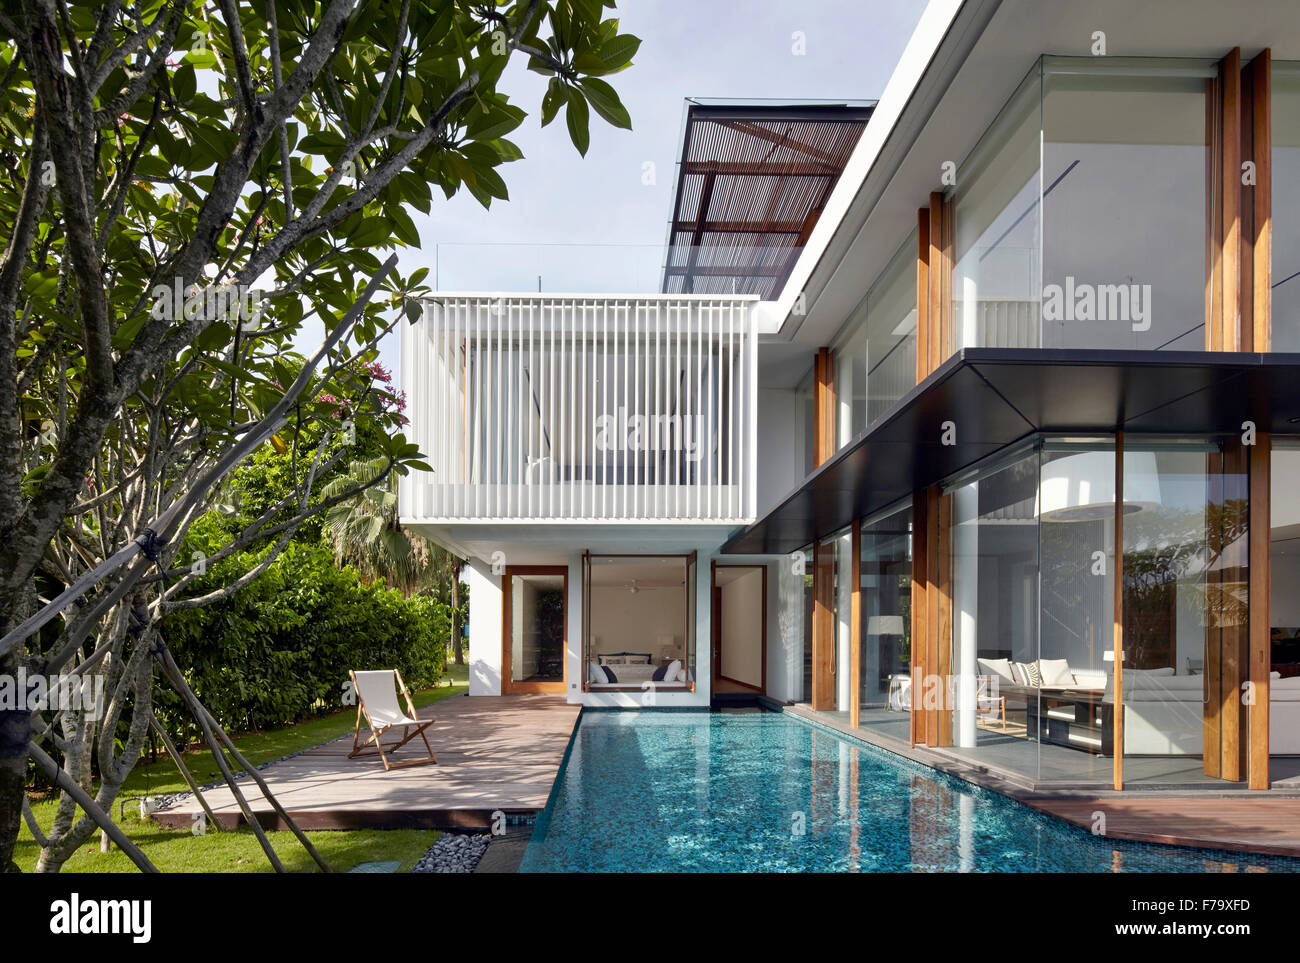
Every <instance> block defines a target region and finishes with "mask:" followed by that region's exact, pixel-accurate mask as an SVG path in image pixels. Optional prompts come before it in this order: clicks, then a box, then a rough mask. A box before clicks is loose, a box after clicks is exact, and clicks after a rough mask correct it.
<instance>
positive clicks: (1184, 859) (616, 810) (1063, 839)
mask: <svg viewBox="0 0 1300 963" xmlns="http://www.w3.org/2000/svg"><path fill="white" fill-rule="evenodd" d="M1246 869H1264V870H1271V871H1285V872H1295V871H1296V870H1297V869H1300V860H1291V859H1285V858H1281V857H1270V856H1247V855H1243V854H1239V853H1223V852H1213V851H1209V850H1193V849H1184V848H1178V847H1172V846H1157V845H1149V844H1144V843H1130V842H1123V841H1115V840H1107V839H1104V838H1099V837H1095V836H1093V835H1092V834H1090V833H1088V832H1086V831H1084V830H1082V829H1078V828H1076V827H1073V826H1070V825H1068V824H1066V823H1063V822H1061V821H1059V820H1057V819H1053V818H1052V817H1049V816H1045V815H1042V814H1040V813H1037V812H1035V811H1033V810H1031V809H1028V808H1027V807H1025V806H1022V805H1020V804H1019V803H1016V802H1014V801H1012V800H1010V799H1007V798H1006V797H1004V796H1000V795H998V794H997V793H994V792H992V791H990V790H985V789H980V788H978V787H976V786H972V785H970V784H968V783H965V782H962V781H961V780H958V779H954V778H952V777H948V776H945V775H943V774H942V773H938V772H935V771H933V770H931V769H928V768H927V767H925V766H921V765H918V764H915V763H912V762H909V761H908V760H904V759H901V758H900V757H897V756H894V755H892V754H890V753H887V752H884V751H881V750H877V749H874V748H871V747H868V746H865V745H861V744H859V743H857V742H854V741H852V740H849V739H845V738H843V737H841V736H839V735H837V734H835V733H833V732H831V731H830V730H828V729H822V728H820V727H817V726H814V725H811V724H809V723H806V722H803V721H801V720H798V719H795V718H793V717H791V716H788V715H786V714H784V713H779V712H753V713H714V712H707V711H662V710H660V711H644V712H636V711H631V712H624V711H591V710H587V711H584V712H583V714H582V718H581V720H580V722H579V725H578V729H577V732H576V733H575V734H574V737H573V741H572V744H571V745H570V749H569V755H568V758H567V759H566V761H565V764H564V766H563V767H562V768H561V770H560V772H559V775H558V776H557V777H556V782H555V786H554V788H553V789H552V792H551V797H550V800H549V802H548V804H547V807H546V809H545V810H544V811H543V812H542V814H541V815H540V816H539V817H538V819H537V823H536V825H535V826H534V829H533V835H532V839H531V840H530V841H529V843H528V846H527V849H526V851H525V854H524V859H523V862H522V864H521V865H520V872H844V871H849V870H854V871H858V872H1068V873H1089V872H1107V873H1109V872H1116V871H1122V872H1215V871H1223V870H1232V871H1243V870H1246Z"/></svg>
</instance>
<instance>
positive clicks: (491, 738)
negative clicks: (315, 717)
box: [154, 695, 580, 829]
mask: <svg viewBox="0 0 1300 963" xmlns="http://www.w3.org/2000/svg"><path fill="white" fill-rule="evenodd" d="M579 712H580V707H579V706H576V705H570V704H568V703H567V702H565V701H564V697H563V696H559V695H511V696H475V697H473V698H468V697H453V698H451V699H446V700H444V701H442V702H439V703H436V704H435V705H432V706H429V707H427V708H425V709H422V710H420V713H419V715H420V718H422V719H427V718H429V717H430V716H432V717H433V718H434V719H436V720H437V721H436V722H435V723H434V724H433V725H432V726H430V727H429V728H428V729H427V730H426V734H427V735H428V737H429V742H430V744H432V746H433V751H434V753H435V754H436V755H437V757H438V764H437V765H433V764H429V765H421V766H411V767H409V768H403V769H392V770H389V771H387V772H385V771H384V767H383V763H382V762H381V761H380V760H379V757H378V756H369V755H368V756H360V757H357V758H355V759H349V758H348V753H349V752H350V751H351V750H352V736H351V734H349V735H347V736H344V737H342V738H339V739H335V740H334V741H332V742H327V743H325V744H324V745H321V746H318V747H316V748H314V749H309V750H307V751H306V752H303V753H301V754H299V755H296V756H292V757H290V758H288V759H283V760H280V761H279V762H276V763H274V764H272V765H270V766H268V767H267V768H266V769H263V770H261V775H262V777H263V778H264V779H265V780H266V782H267V784H268V785H269V786H270V787H271V792H272V793H274V794H275V797H276V799H277V800H278V801H279V802H280V804H281V805H282V806H284V808H285V809H286V810H287V811H288V812H289V815H290V816H291V817H292V818H293V819H294V820H295V822H297V823H298V825H299V826H300V827H301V828H303V829H348V828H360V827H370V828H404V827H424V826H428V827H441V828H446V827H453V826H484V825H486V824H487V822H488V820H489V818H490V814H491V813H492V812H493V811H495V810H498V809H500V810H502V811H504V812H515V813H518V812H529V811H533V812H535V811H538V810H541V809H543V808H545V806H546V800H547V798H548V796H549V795H550V792H551V786H552V785H553V783H554V782H555V777H556V775H557V774H558V772H559V769H560V764H561V763H562V762H563V760H564V752H565V749H566V748H567V746H568V742H569V736H570V734H571V733H572V732H573V727H574V725H575V724H576V723H577V719H578V713H579ZM368 734H369V733H368V731H364V730H363V736H364V735H368ZM389 738H390V739H391V738H392V737H391V736H390V737H389ZM411 745H413V744H408V745H407V746H406V747H405V748H404V749H403V750H402V751H399V752H398V753H396V754H395V755H393V754H390V756H389V758H390V760H391V761H394V762H401V761H403V759H404V758H405V759H415V758H419V756H420V753H415V752H414V751H413V750H412V748H411ZM423 748H424V747H423V745H421V746H420V749H421V752H422V751H423ZM199 778H200V779H202V778H204V777H203V776H202V775H200V777H199ZM240 790H241V791H242V792H243V793H244V795H245V797H246V798H247V799H248V801H249V805H250V806H251V807H252V809H253V812H254V814H255V815H256V816H257V818H258V821H259V822H261V823H262V824H263V825H264V826H266V827H268V828H284V827H281V826H280V825H279V821H278V819H276V817H275V815H274V813H273V811H272V810H271V808H270V804H269V803H267V802H266V801H265V799H263V798H262V796H261V793H260V792H259V791H258V789H257V786H256V785H255V784H253V782H252V780H250V779H247V778H245V779H241V780H240ZM204 797H205V798H206V799H207V801H208V804H209V805H210V806H211V807H212V810H213V812H214V813H215V814H216V816H217V819H218V820H219V821H220V822H221V823H222V825H223V826H227V827H229V826H234V825H237V824H238V823H239V822H241V821H242V816H241V814H240V813H239V809H238V806H237V804H236V803H235V801H234V796H233V795H232V794H231V792H230V790H229V788H227V787H225V786H224V785H222V786H219V787H215V788H213V789H211V790H205V791H204ZM201 812H202V810H201V808H200V807H199V805H198V802H197V801H196V800H195V799H194V798H193V797H191V798H189V799H186V800H184V801H182V802H180V803H177V804H176V805H174V806H172V807H170V808H168V809H166V810H162V811H160V812H157V813H155V814H154V818H155V820H157V821H158V822H159V823H160V824H161V825H164V826H170V827H174V828H183V827H187V826H190V825H191V824H192V823H193V822H194V820H195V818H196V817H197V815H198V814H199V813H201Z"/></svg>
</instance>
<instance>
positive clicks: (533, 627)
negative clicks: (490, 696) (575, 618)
mask: <svg viewBox="0 0 1300 963" xmlns="http://www.w3.org/2000/svg"><path fill="white" fill-rule="evenodd" d="M568 579H569V574H568V569H567V568H565V567H564V566H545V565H516V566H509V567H507V568H506V572H505V579H504V583H503V592H502V598H503V608H504V618H503V625H502V629H503V631H502V642H503V645H502V659H501V691H502V692H505V693H511V692H563V691H564V682H565V678H566V663H567V662H568V645H567V640H568V626H567V623H568Z"/></svg>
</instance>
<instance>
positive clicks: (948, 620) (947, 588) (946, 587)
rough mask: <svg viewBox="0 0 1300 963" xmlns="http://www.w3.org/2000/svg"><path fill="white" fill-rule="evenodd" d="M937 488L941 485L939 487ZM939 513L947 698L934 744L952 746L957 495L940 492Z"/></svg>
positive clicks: (937, 646) (939, 631)
mask: <svg viewBox="0 0 1300 963" xmlns="http://www.w3.org/2000/svg"><path fill="white" fill-rule="evenodd" d="M936 491H937V488H936ZM937 502H938V504H937V508H938V512H939V524H938V525H937V526H936V528H937V529H938V536H939V537H938V540H937V541H938V544H937V546H936V548H937V550H936V552H935V554H936V555H937V556H938V559H939V564H938V572H937V573H936V583H935V590H936V591H935V595H936V596H937V598H938V606H937V608H938V616H939V617H938V620H937V622H936V624H935V627H934V637H935V638H934V650H935V656H936V659H935V674H936V675H937V676H938V677H939V679H940V690H939V691H941V692H942V693H943V700H942V702H941V703H940V706H939V710H938V716H939V732H938V737H937V741H936V742H935V743H934V745H937V746H951V745H952V712H953V708H954V707H953V705H952V701H951V700H950V699H949V693H950V692H952V688H953V687H952V685H951V684H950V680H951V679H952V507H953V496H952V495H951V494H948V495H939V496H938V499H937Z"/></svg>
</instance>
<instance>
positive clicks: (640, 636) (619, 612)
mask: <svg viewBox="0 0 1300 963" xmlns="http://www.w3.org/2000/svg"><path fill="white" fill-rule="evenodd" d="M591 629H592V634H593V635H594V636H595V638H596V646H595V651H597V652H649V653H650V658H651V660H652V661H654V662H656V663H657V662H658V661H659V655H660V650H661V648H662V644H661V643H660V641H659V640H660V639H662V638H664V637H666V636H672V639H673V645H674V646H675V647H676V651H677V655H676V656H675V657H676V658H682V657H683V654H684V652H685V648H684V643H685V632H686V592H685V591H684V590H683V589H682V588H680V587H677V586H674V587H671V588H669V587H662V588H656V587H642V588H641V590H640V591H639V592H637V593H636V594H635V595H633V594H632V593H631V592H629V591H628V590H627V589H626V588H625V587H623V586H621V585H597V586H594V587H593V588H592V590H591Z"/></svg>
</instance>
